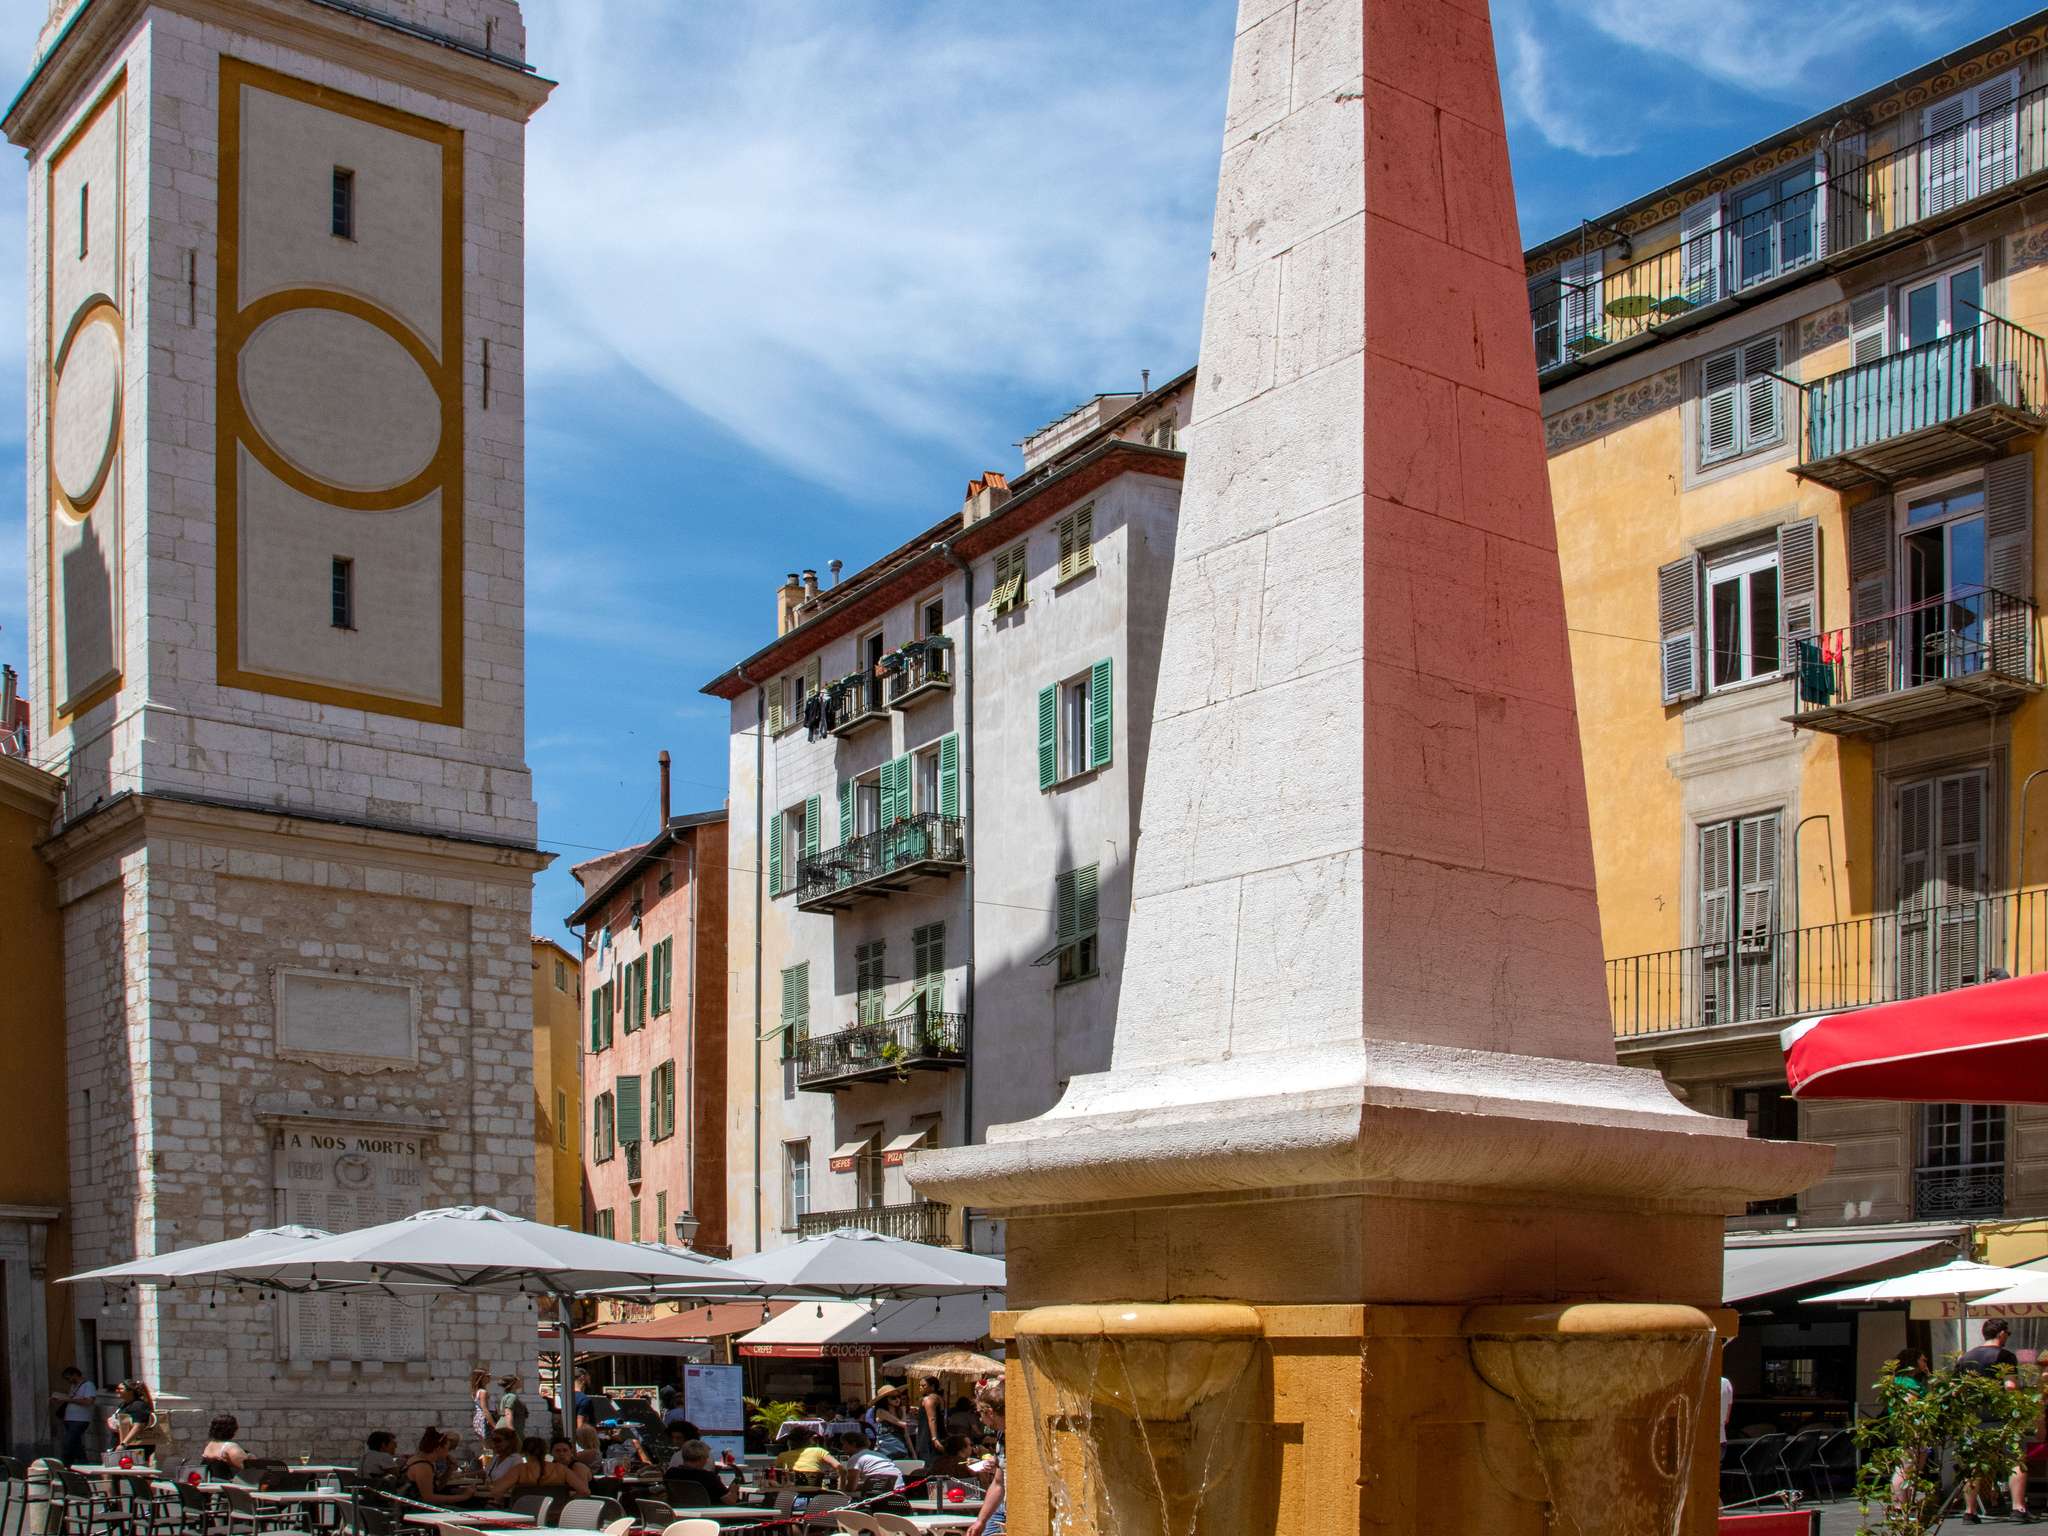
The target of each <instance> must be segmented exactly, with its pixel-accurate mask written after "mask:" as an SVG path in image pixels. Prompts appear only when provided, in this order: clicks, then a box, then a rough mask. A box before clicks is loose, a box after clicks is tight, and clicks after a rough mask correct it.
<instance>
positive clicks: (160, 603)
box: [4, 0, 549, 1450]
mask: <svg viewBox="0 0 2048 1536" xmlns="http://www.w3.org/2000/svg"><path fill="white" fill-rule="evenodd" d="M548 90H549V84H548V82H546V81H545V80H543V79H541V78H540V77H538V76H537V75H536V74H535V73H534V72H533V71H532V69H531V68H530V66H528V65H527V63H526V62H525V33H524V28H523V26H522V23H521V19H520V14H519V8H518V5H517V3H516V0H350V3H348V4H340V3H329V0H89V3H81V0H60V3H59V4H57V5H56V6H54V7H53V8H52V12H51V15H50V18H49V22H48V24H47V26H46V27H45V29H44V32H43V35H42V39H41V46H40V48H39V51H38V58H37V62H36V64H35V67H34V70H33V73H32V75H31V78H30V79H29V81H28V83H27V85H26V87H25V88H24V89H23V90H22V92H21V93H20V95H19V97H18V98H17V99H16V100H15V102H14V105H13V107H12V108H11V109H10V110H9V112H8V115H7V117H6V119H5V123H4V126H5V129H6V132H7V135H8V137H9V138H10V139H11V140H13V142H14V143H16V144H18V145H20V146H22V147H23V148H24V149H25V150H26V151H27V152H28V156H29V220H28V224H29V229H30V231H31V257H30V267H29V285H28V295H27V305H26V313H27V320H28V355H29V358H30V373H31V383H30V390H29V403H28V412H29V420H28V486H29V498H28V500H29V506H28V536H29V562H28V564H29V573H30V574H29V582H30V592H29V608H30V613H31V615H32V631H33V635H32V652H33V653H32V657H31V666H32V672H33V676H32V683H33V695H32V696H33V698H34V700H35V703H36V707H37V709H38V710H39V711H41V718H39V719H38V720H37V721H36V722H35V724H36V734H37V737H38V740H39V743H40V751H39V756H40V757H41V758H42V759H43V760H44V761H45V762H46V763H47V765H48V766H50V767H51V768H53V769H54V770H56V771H59V772H61V773H63V774H64V775H65V778H66V781H67V788H66V796H65V802H64V806H63V810H62V813H61V815H60V816H59V818H58V820H57V822H56V824H55V825H53V827H52V829H51V839H50V841H49V843H48V844H47V845H46V847H45V852H46V854H47V856H48V857H49V859H50V860H51V862H52V863H53V865H54V866H55V867H56V870H57V874H58V879H59V885H60V897H61V901H62V904H63V917H64V943H65V957H64V958H65V974H66V979H67V1003H66V1009H67V1016H66V1017H65V1018H64V1019H63V1020H61V1021H60V1020H55V1019H49V1020H29V1021H24V1022H25V1025H26V1027H31V1028H46V1029H51V1030H56V1029H60V1028H61V1029H62V1030H63V1031H64V1033H65V1036H66V1039H67V1045H68V1060H69V1066H68V1078H69V1102H68V1104H67V1106H66V1108H67V1111H68V1114H67V1117H66V1119H67V1122H68V1136H69V1147H70V1159H71V1196H72V1197H71V1203H70V1207H69V1212H68V1216H67V1219H68V1220H69V1221H71V1222H72V1224H73V1230H72V1233H71V1252H72V1255H73V1257H74V1259H75V1261H76V1262H77V1263H78V1264H79V1265H80V1266H81V1267H89V1266H93V1265H97V1264H102V1263H107V1262H111V1261H114V1260H118V1259H122V1258H125V1257H128V1256H130V1255H132V1254H135V1253H138V1252H149V1251H153V1250H156V1249H160V1248H164V1247H172V1246H184V1245H189V1244H193V1243H198V1242H204V1241H208V1240H211V1239H215V1238H219V1237H223V1236H229V1235H233V1234H236V1233H239V1232H241V1231H244V1230H247V1229H249V1228H252V1227H258V1226H263V1225H266V1224H270V1223H273V1222H275V1221H278V1220H280V1219H289V1220H296V1221H303V1222H309V1223H312V1224H315V1225H320V1226H326V1227H330V1228H344V1227H349V1226H355V1225H361V1224H365V1223H368V1222H372V1221H377V1220H382V1219H385V1218H388V1217H390V1216H393V1215H397V1214H401V1213H403V1212H405V1211H408V1210H411V1209H416V1208H419V1207H421V1206H426V1205H437V1204H449V1203H458V1202H468V1201H479V1202H484V1203H489V1204H494V1205H501V1206H505V1207H508V1208H511V1209H515V1210H519V1211H523V1212H524V1211H528V1210H529V1208H530V1207H531V1204H532V1187H533V1186H532V1179H533V1174H532V1158H531V1146H532V1140H531V1114H532V1105H531V1098H532V1094H531V1089H530V1085H529V1080H528V1075H527V1067H526V1063H527V1060H528V1056H529V1054H530V1036H529V1028H530V1026H529V1017H530V1000H529V996H528V960H529V946H528V928H529V919H530V907H531V877H532V873H533V871H534V870H535V869H537V868H538V867H539V866H540V865H541V864H542V863H543V862H544V858H543V856H542V855H540V854H538V853H537V852H536V850H535V847H534V831H535V828H534V805H533V800H532V793H531V784H530V779H529V776H528V773H527V769H526V763H525V753H524V733H525V721H524V713H523V697H524V682H525V679H524V671H523V651H524V517H523V500H524V487H523V465H522V461H523V453H524V444H523V420H522V417H523V411H524V400H523V395H522V388H521V371H522V357H523V328H522V291H521V283H522V259H523V258H522V250H523V245H522V241H523V222H522V221H523V175H524V169H523V141H524V133H525V125H526V121H527V119H528V117H530V116H531V115H532V113H533V112H534V111H535V110H536V109H537V108H538V107H539V106H540V104H541V103H542V102H543V101H544V100H545V99H546V96H547V93H548ZM54 1123H55V1119H54V1116H53V1125H54ZM78 1303H79V1312H80V1315H81V1319H82V1321H81V1337H80V1339H79V1340H78V1341H77V1346H78V1349H79V1351H80V1354H81V1356H82V1360H81V1363H85V1364H87V1365H88V1368H89V1369H91V1370H93V1371H96V1372H98V1373H100V1379H101V1380H102V1381H103V1382H104V1381H105V1380H106V1379H107V1377H109V1376H112V1375H115V1374H117V1373H119V1372H120V1371H123V1370H127V1371H131V1372H132V1373H134V1374H136V1375H139V1376H141V1377H143V1378H144V1379H145V1380H147V1381H148V1382H150V1383H151V1384H152V1385H153V1386H155V1387H157V1388H158V1390H159V1391H160V1392H165V1393H170V1394H175V1395H176V1396H177V1397H179V1398H184V1399H189V1400H191V1401H192V1402H193V1404H194V1405H195V1407H196V1408H203V1409H204V1410H206V1411H221V1410H231V1411H234V1412H237V1413H239V1414H240V1415H241V1416H242V1418H243V1420H244V1422H245V1423H256V1424H261V1425H262V1426H263V1432H264V1437H265V1444H264V1447H263V1448H264V1449H266V1450H282V1449H285V1448H286V1447H288V1446H289V1447H291V1448H299V1447H318V1448H328V1449H334V1450H339V1449H342V1448H343V1445H344V1444H345V1443H360V1434H361V1432H362V1430H363V1429H364V1428H366V1427H369V1426H370V1425H372V1424H376V1425H379V1426H383V1425H391V1426H395V1425H397V1424H398V1423H401V1422H403V1423H408V1424H416V1423H417V1421H418V1415H419V1413H420V1412H421V1411H422V1408H423V1405H425V1404H427V1403H443V1404H447V1405H451V1406H450V1412H451V1414H452V1412H453V1405H458V1404H460V1403H461V1402H462V1401H463V1391H462V1388H461V1386H460V1384H459V1383H458V1382H457V1381H456V1380H455V1378H456V1377H459V1376H461V1375H462V1374H463V1373H465V1372H466V1371H467V1370H468V1368H469V1367H470V1365H471V1364H472V1362H473V1361H474V1362H476V1363H486V1364H489V1365H491V1366H492V1367H493V1368H495V1369H499V1370H504V1369H510V1368H512V1367H514V1366H515V1365H518V1364H520V1363H522V1362H527V1361H530V1360H531V1359H532V1358H533V1332H532V1329H533V1322H532V1316H531V1312H530V1309H527V1308H525V1307H522V1306H513V1305H506V1306H497V1305H495V1304H484V1305H483V1306H481V1307H479V1306H473V1305H471V1304H470V1303H468V1302H455V1301H447V1302H443V1303H440V1304H438V1305H434V1306H432V1307H405V1306H399V1305H398V1304H395V1303H391V1304H381V1305H379V1304H363V1303H357V1304H354V1305H352V1306H349V1307H346V1308H344V1307H341V1306H340V1305H339V1304H332V1303H325V1302H320V1303H300V1302H282V1301H278V1302H273V1301H269V1300H262V1301H250V1300H240V1301H238V1300H236V1299H234V1298H232V1297H229V1298H226V1299H223V1300H218V1302H217V1304H216V1299H215V1298H210V1297H207V1296H204V1295H196V1296H195V1295H189V1294H184V1293H173V1292H165V1293H143V1294H141V1295H140V1296H137V1297H123V1296H120V1295H112V1294H108V1295H102V1294H99V1293H98V1290H97V1288H93V1287H86V1288H84V1294H82V1295H81V1296H80V1297H79V1298H78ZM444 1377H445V1378H447V1379H446V1380H443V1379H442V1378H444ZM197 1427H198V1426H194V1425H190V1424H181V1425H180V1426H179V1439H180V1442H181V1443H182V1442H183V1441H184V1440H185V1439H186V1438H187V1437H188V1433H189V1432H190V1431H193V1430H195V1429H196V1428H197ZM447 1427H450V1428H454V1427H457V1426H455V1425H454V1424H453V1423H452V1422H451V1423H450V1424H449V1425H448V1426H447ZM330 1441H331V1442H333V1444H332V1445H331V1446H330V1445H328V1442H330Z"/></svg>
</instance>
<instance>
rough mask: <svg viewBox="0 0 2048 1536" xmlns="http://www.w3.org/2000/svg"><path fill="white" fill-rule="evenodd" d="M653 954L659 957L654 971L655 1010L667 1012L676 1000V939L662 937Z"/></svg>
mask: <svg viewBox="0 0 2048 1536" xmlns="http://www.w3.org/2000/svg"><path fill="white" fill-rule="evenodd" d="M655 954H656V955H657V956H658V957H659V960H658V963H657V969H656V970H655V973H654V995H655V998H656V1007H655V1012H657V1013H667V1012H668V1011H669V1010H670V1009H671V1008H673V1007H674V1006H675V1001H676V941H675V940H674V939H672V938H671V939H663V940H662V941H661V943H660V945H659V946H658V947H657V948H656V950H655Z"/></svg>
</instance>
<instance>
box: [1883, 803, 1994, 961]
mask: <svg viewBox="0 0 2048 1536" xmlns="http://www.w3.org/2000/svg"><path fill="white" fill-rule="evenodd" d="M1989 783H1990V770H1989V769H1987V768H1969V769H1964V770H1961V771H1959V772H1952V773H1943V774H1937V775H1934V776H1932V777H1929V778H1924V779H1918V780H1915V781H1913V782H1911V783H1906V784H1901V785H1899V786H1898V788H1897V790H1896V791H1895V801H1894V806H1895V808H1894V812H1893V824H1894V827H1895V829H1896V836H1895V838H1894V847H1895V849H1896V856H1895V861H1894V870H1895V879H1896V883H1897V891H1898V926H1897V932H1898V939H1897V955H1896V963H1897V967H1898V994H1899V996H1901V997H1921V996H1924V995H1925V994H1927V993H1929V992H1937V991H1947V990H1949V989H1951V988H1954V987H1966V986H1974V985H1975V984H1976V983H1977V982H1980V981H1983V980H1984V979H1985V978H1986V975H1987V973H1988V972H1989V970H1990V968H1991V967H1992V966H1993V965H1994V964H1996V963H1997V961H1996V956H1995V949H1996V946H1997V944H1998V941H1999V937H2000V935H1999V932H1998V928H1997V925H1996V924H1995V923H1993V922H1991V921H1989V920H1988V917H1987V914H1986V912H1985V910H1984V906H1985V901H1984V898H1985V895H1986V892H1987V891H1988V890H1989V880H1988V870H1989V860H1990V851H1991V849H1992V847H1993V846H1995V845H1994V844H1993V843H1992V842H1991V840H1990V838H1989V836H1988V828H1987V822H1988V820H1989V815H1990V801H1989V796H1988V787H1989Z"/></svg>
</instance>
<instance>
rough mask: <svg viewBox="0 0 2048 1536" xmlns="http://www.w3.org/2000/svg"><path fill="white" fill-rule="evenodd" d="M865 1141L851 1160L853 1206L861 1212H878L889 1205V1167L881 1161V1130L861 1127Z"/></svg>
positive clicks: (876, 1127)
mask: <svg viewBox="0 0 2048 1536" xmlns="http://www.w3.org/2000/svg"><path fill="white" fill-rule="evenodd" d="M861 1129H862V1130H864V1131H865V1132H866V1133H867V1140H865V1141H863V1142H862V1143H861V1146H860V1151H859V1152H857V1153H855V1154H854V1159H853V1180H854V1184H853V1199H854V1205H855V1206H856V1207H857V1208H858V1209H860V1210H863V1211H878V1210H880V1209H881V1208H882V1207H883V1206H885V1205H887V1204H888V1203H889V1196H888V1180H889V1166H888V1164H887V1163H885V1162H883V1161H882V1128H881V1127H880V1126H879V1125H875V1126H863V1127H862V1128H861Z"/></svg>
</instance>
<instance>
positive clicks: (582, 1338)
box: [540, 1301, 795, 1360]
mask: <svg viewBox="0 0 2048 1536" xmlns="http://www.w3.org/2000/svg"><path fill="white" fill-rule="evenodd" d="M794 1305H795V1303H794V1302H788V1301H771V1302H767V1303H762V1302H758V1301H736V1302H728V1303H725V1304H723V1305H720V1306H715V1307H692V1308H691V1309H690V1310H689V1311H687V1312H674V1313H670V1314H669V1315H667V1316H665V1317H644V1318H639V1319H636V1320H635V1321H633V1322H630V1323H598V1324H596V1325H595V1326H593V1327H589V1328H583V1329H579V1330H577V1334H576V1352H577V1353H578V1354H579V1355H661V1356H666V1357H668V1358H670V1359H676V1360H708V1359H709V1358H710V1357H711V1355H712V1354H713V1353H714V1351H713V1350H712V1348H711V1344H712V1341H713V1340H715V1339H723V1338H727V1337H730V1336H731V1335H733V1334H736V1333H746V1332H748V1331H750V1330H751V1329H755V1328H758V1327H760V1326H761V1319H762V1315H763V1308H764V1306H765V1308H766V1310H767V1314H768V1316H769V1317H770V1319H771V1320H772V1319H773V1317H774V1316H775V1315H777V1314H779V1313H782V1312H786V1311H788V1310H789V1309H790V1307H792V1306H794ZM540 1352H541V1353H542V1354H544V1355H553V1354H559V1353H560V1352H561V1346H560V1344H559V1343H558V1342H557V1341H556V1338H555V1328H554V1325H553V1324H552V1323H549V1324H543V1325H542V1327H541V1330H540Z"/></svg>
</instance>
